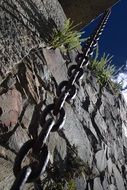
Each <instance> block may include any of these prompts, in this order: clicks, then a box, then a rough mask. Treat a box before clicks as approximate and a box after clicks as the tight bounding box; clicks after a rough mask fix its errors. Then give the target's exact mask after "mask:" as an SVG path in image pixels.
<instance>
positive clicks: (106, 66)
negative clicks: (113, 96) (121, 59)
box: [89, 47, 122, 92]
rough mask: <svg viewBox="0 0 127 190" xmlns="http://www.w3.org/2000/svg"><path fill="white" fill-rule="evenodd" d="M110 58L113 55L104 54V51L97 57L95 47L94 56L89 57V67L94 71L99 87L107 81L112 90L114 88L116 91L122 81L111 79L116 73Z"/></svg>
mask: <svg viewBox="0 0 127 190" xmlns="http://www.w3.org/2000/svg"><path fill="white" fill-rule="evenodd" d="M112 58H113V56H110V55H109V54H108V55H106V54H105V53H104V54H103V56H102V57H101V58H100V59H99V58H98V47H97V49H96V53H95V58H94V59H91V62H90V65H89V69H90V70H92V71H94V72H95V74H96V77H97V80H98V82H99V84H100V85H101V87H103V86H106V84H107V83H108V84H109V86H110V87H111V88H112V90H114V92H117V91H118V90H119V89H121V86H122V81H120V82H119V83H117V82H114V81H113V80H112V79H113V78H114V77H115V74H116V67H115V66H114V65H113V64H111V62H112Z"/></svg>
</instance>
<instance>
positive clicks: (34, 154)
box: [11, 10, 111, 190]
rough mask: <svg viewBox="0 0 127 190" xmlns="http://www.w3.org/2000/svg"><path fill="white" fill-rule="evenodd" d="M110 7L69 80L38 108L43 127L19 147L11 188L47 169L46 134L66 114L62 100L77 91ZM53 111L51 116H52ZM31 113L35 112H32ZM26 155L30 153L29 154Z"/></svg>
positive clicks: (15, 189) (19, 188)
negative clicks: (46, 102) (51, 99)
mask: <svg viewBox="0 0 127 190" xmlns="http://www.w3.org/2000/svg"><path fill="white" fill-rule="evenodd" d="M110 12H111V10H107V11H106V13H104V14H103V17H102V19H101V21H100V23H99V24H98V26H97V28H96V30H95V31H94V32H93V33H92V35H91V36H90V38H89V39H87V41H86V42H85V45H84V46H83V47H82V53H79V54H78V55H77V56H76V58H75V60H76V62H77V64H76V65H72V66H70V67H69V69H68V76H69V80H68V81H62V82H61V83H60V84H59V86H58V88H57V90H56V95H57V97H55V99H54V101H53V103H52V104H49V105H47V106H46V107H45V109H44V110H43V111H41V106H40V112H39V117H40V119H39V121H35V122H38V124H39V125H40V126H41V127H42V130H41V132H40V134H39V135H36V136H37V138H35V136H34V134H33V133H32V134H31V135H32V136H33V140H28V141H27V142H26V143H25V144H24V145H23V146H22V147H21V149H20V150H19V152H18V154H17V156H16V159H15V162H14V167H13V172H14V175H15V177H16V180H15V182H14V184H13V186H12V187H11V190H22V189H23V187H24V185H25V183H29V182H34V181H36V180H37V179H38V178H39V177H40V176H41V174H43V172H44V171H45V169H46V166H47V164H48V161H49V151H48V147H47V145H46V142H47V138H48V137H49V134H50V132H55V131H58V130H60V129H61V128H62V126H63V125H64V122H65V119H66V114H65V110H64V108H63V105H64V103H65V101H70V100H71V99H73V98H74V97H75V95H76V92H77V89H76V86H75V83H76V82H78V81H79V80H81V78H82V77H83V74H84V72H83V67H84V66H88V64H89V57H90V56H91V55H92V54H93V52H94V47H96V45H97V41H98V40H99V37H100V35H101V33H102V31H103V29H104V27H105V25H106V22H107V20H108V17H109V15H110ZM51 115H52V117H51ZM33 117H34V115H33ZM28 155H29V156H28ZM26 157H30V158H31V159H30V163H29V164H28V165H27V166H24V167H21V165H22V161H23V159H24V158H26Z"/></svg>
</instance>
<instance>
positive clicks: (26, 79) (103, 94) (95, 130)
mask: <svg viewBox="0 0 127 190" xmlns="http://www.w3.org/2000/svg"><path fill="white" fill-rule="evenodd" d="M5 2H6V3H5ZM20 2H24V4H22V5H24V6H22V7H21V4H20ZM35 2H36V3H35ZM52 2H53V1H51V2H50V4H48V3H49V0H47V1H46V0H45V1H43V3H44V4H42V1H39V0H38V1H31V0H29V1H27V2H25V1H21V0H20V1H19V2H18V1H15V0H13V1H11V0H10V1H4V4H3V3H2V1H1V4H0V6H2V8H1V12H0V17H1V19H0V21H1V22H2V24H1V25H0V26H1V28H0V36H1V38H0V39H1V40H0V47H1V57H0V64H1V71H0V72H1V79H0V95H1V97H0V171H1V172H0V190H9V189H10V187H11V185H12V183H13V181H14V179H15V177H14V174H13V164H14V159H15V157H16V155H17V154H18V152H19V150H20V148H21V146H22V145H23V144H24V143H25V142H26V141H27V140H29V139H30V137H31V136H30V134H33V135H36V132H37V131H36V130H37V128H36V127H38V128H39V130H40V126H38V119H39V118H38V115H39V112H38V111H37V110H38V106H39V103H40V101H41V102H42V108H41V110H43V109H44V108H45V106H46V105H48V104H50V103H52V102H53V99H54V96H55V95H56V87H57V85H58V84H59V83H60V82H61V81H63V80H66V79H67V78H68V76H67V69H68V67H69V65H71V64H72V63H75V56H76V51H72V52H69V55H68V56H65V55H63V54H62V53H61V52H60V50H59V49H56V50H53V49H49V48H48V47H46V46H45V44H44V41H46V40H47V38H48V39H49V38H50V32H51V31H52V25H50V24H51V23H53V26H54V23H55V24H56V25H58V26H60V24H61V23H60V21H61V20H59V18H62V19H63V20H64V18H65V15H64V14H63V11H62V10H61V7H60V5H59V3H58V2H57V1H54V3H55V4H54V3H53V4H52ZM8 3H11V6H12V7H13V6H14V7H15V9H14V10H13V11H12V8H11V6H10V4H8ZM3 5H4V7H3ZM32 5H34V6H32ZM56 5H57V10H58V11H57V13H55V12H54V11H53V12H50V10H52V7H54V9H55V7H56ZM45 7H46V9H49V14H48V15H47V12H44V11H41V10H42V9H43V10H45ZM16 9H17V10H18V11H16ZM7 10H11V12H8V11H7ZM11 13H13V14H11ZM21 13H23V14H25V16H27V17H28V18H29V19H30V20H29V21H26V19H25V18H24V17H23V16H22V15H21ZM33 13H34V16H33ZM35 13H36V14H35ZM55 14H56V15H57V14H58V15H57V16H55ZM53 15H54V16H53ZM15 16H18V19H20V20H17V18H16V17H15ZM57 17H58V18H57ZM40 18H41V19H40ZM51 18H52V22H51V23H50V21H51ZM39 19H40V20H39ZM26 24H27V25H26ZM26 26H27V27H26ZM76 87H77V89H78V93H77V96H76V98H75V99H74V100H73V101H71V102H68V103H65V105H64V107H65V110H66V116H67V117H66V121H65V125H64V127H63V129H62V130H61V131H59V132H58V133H56V132H54V133H51V135H50V138H49V140H48V147H49V151H50V164H49V165H48V170H47V172H46V173H45V175H44V176H43V175H42V176H41V180H42V181H43V183H42V184H40V186H41V188H42V187H43V189H46V187H47V188H48V189H50V188H49V187H48V184H47V183H44V178H45V177H46V176H48V175H49V176H50V178H48V183H49V184H52V182H53V181H54V182H55V184H57V183H59V180H61V179H63V180H64V182H65V181H66V180H71V179H72V180H73V185H74V184H75V186H76V190H84V189H85V190H88V189H89V190H112V189H115V190H126V189H127V137H126V136H125V131H126V130H127V105H126V104H125V101H124V99H123V97H122V95H121V93H120V92H117V93H115V92H114V91H113V89H111V88H110V87H109V86H107V87H104V88H101V87H100V85H99V84H98V82H97V78H96V75H95V74H93V73H91V71H90V70H88V69H86V68H84V78H83V80H82V82H81V83H80V84H77V85H76ZM72 158H73V159H72ZM28 160H29V156H28ZM28 160H27V159H26V160H24V164H27V163H28V162H27V161H28ZM70 166H71V167H70ZM50 167H53V168H54V170H53V171H52V170H51V171H50ZM55 171H56V172H55ZM70 171H71V173H70ZM51 174H52V175H51ZM68 175H69V176H68ZM70 175H71V176H70ZM58 179H59V180H58ZM60 182H61V181H60ZM36 183H37V182H36V181H35V183H34V185H35V186H36ZM61 183H62V182H61ZM68 183H69V181H68ZM25 189H26V190H27V189H31V190H32V189H33V183H30V184H27V185H26V186H25ZM64 189H65V190H66V189H67V183H64Z"/></svg>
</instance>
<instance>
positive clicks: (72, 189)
mask: <svg viewBox="0 0 127 190" xmlns="http://www.w3.org/2000/svg"><path fill="white" fill-rule="evenodd" d="M67 190H76V184H75V181H74V180H73V179H71V180H70V181H69V182H68V186H67Z"/></svg>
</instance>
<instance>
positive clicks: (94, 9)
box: [59, 0, 118, 29]
mask: <svg viewBox="0 0 127 190" xmlns="http://www.w3.org/2000/svg"><path fill="white" fill-rule="evenodd" d="M59 2H60V4H61V5H62V8H63V10H64V12H65V14H66V16H67V17H68V18H71V19H72V20H73V21H74V24H75V25H78V26H77V29H81V28H82V27H83V26H84V25H86V24H88V23H89V22H90V21H91V20H92V19H94V18H96V17H97V16H98V15H100V14H101V13H103V12H104V11H105V10H106V9H108V8H110V7H112V6H113V5H114V4H115V3H116V2H118V0H110V1H108V0H101V1H98V0H94V1H91V0H75V1H73V0H69V1H68V0H59Z"/></svg>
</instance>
